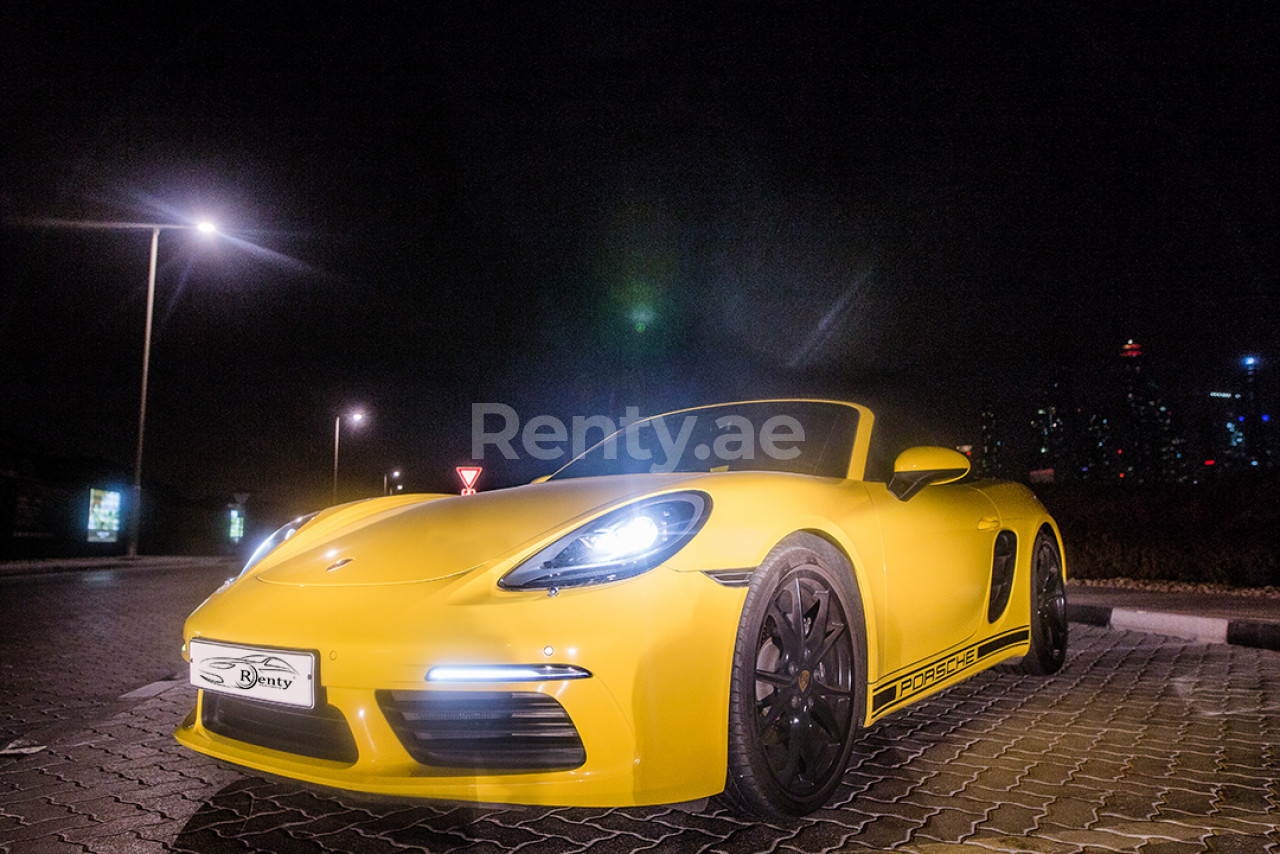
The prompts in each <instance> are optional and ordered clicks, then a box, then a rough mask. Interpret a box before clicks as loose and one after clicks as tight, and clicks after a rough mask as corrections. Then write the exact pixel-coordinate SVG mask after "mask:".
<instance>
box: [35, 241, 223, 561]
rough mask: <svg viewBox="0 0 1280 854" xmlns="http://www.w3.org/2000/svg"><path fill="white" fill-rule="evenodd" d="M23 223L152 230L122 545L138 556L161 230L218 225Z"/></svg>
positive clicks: (126, 551)
mask: <svg viewBox="0 0 1280 854" xmlns="http://www.w3.org/2000/svg"><path fill="white" fill-rule="evenodd" d="M23 222H24V223H25V224H27V225H32V226H36V227H39V228H87V229H105V230H109V231H150V232H151V264H150V268H149V270H148V272H147V326H146V332H145V335H144V338H143V341H142V394H141V400H140V401H139V403H138V450H137V455H136V456H135V457H134V462H133V489H132V499H131V503H132V507H131V512H130V513H129V531H128V542H127V543H126V545H125V553H126V554H127V555H128V556H129V557H137V556H138V530H139V526H140V522H141V518H142V442H143V437H144V436H145V434H146V428H147V379H148V375H149V373H150V370H151V322H152V318H153V317H154V316H155V300H156V258H157V256H158V255H159V250H160V232H162V231H200V232H203V233H205V234H213V233H214V232H215V231H217V228H216V227H215V226H214V225H213V224H212V223H209V222H201V223H199V224H197V225H174V224H169V223H153V222H98V221H94V220H74V219H33V220H23Z"/></svg>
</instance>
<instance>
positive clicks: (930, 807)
mask: <svg viewBox="0 0 1280 854" xmlns="http://www.w3.org/2000/svg"><path fill="white" fill-rule="evenodd" d="M1072 645H1073V648H1072V652H1071V654H1070V658H1069V660H1068V663H1067V666H1066V667H1065V668H1064V670H1063V671H1062V672H1061V673H1060V674H1058V675H1057V676H1054V677H1050V678H1044V679H1042V678H1034V677H1028V676H1023V675H1020V674H1016V673H1013V672H1010V671H1006V670H997V671H993V672H989V673H985V674H981V675H979V676H977V677H975V678H974V679H971V680H969V681H968V682H966V683H963V684H961V685H959V686H957V687H955V688H952V689H950V690H948V691H945V692H943V693H941V694H939V695H937V696H935V697H933V698H931V699H929V700H926V701H924V702H922V703H919V704H917V705H915V706H913V707H911V708H909V709H907V710H905V711H903V712H901V713H899V714H897V715H895V716H893V717H892V718H890V719H888V720H886V721H883V722H881V723H880V724H878V725H876V726H874V727H872V728H871V729H870V730H868V731H866V732H865V733H863V734H862V735H861V737H860V739H859V742H858V745H857V756H858V757H859V761H857V762H856V763H855V765H854V767H853V768H852V769H851V770H850V771H849V772H848V773H847V775H846V777H845V779H844V781H843V784H842V785H841V786H840V788H839V790H838V792H837V794H836V796H835V797H834V798H833V800H832V802H831V804H830V805H829V806H828V808H826V809H823V810H821V811H819V812H817V813H815V814H813V815H811V816H808V817H805V818H802V819H797V820H789V821H776V822H762V821H749V820H744V819H742V818H739V817H736V816H734V815H733V814H732V813H730V812H729V811H728V810H727V809H726V808H725V807H724V805H723V804H721V803H720V802H719V800H718V799H716V798H712V799H709V800H707V801H701V802H695V803H692V804H682V805H675V806H670V805H668V806H655V807H643V808H627V809H584V808H570V807H565V808H543V807H500V806H476V805H466V804H454V803H441V802H415V801H408V800H396V801H392V800H387V799H378V798H373V797H368V796H357V795H350V794H346V793H341V792H335V791H332V790H321V789H316V788H311V787H307V786H304V785H301V784H296V783H291V782H288V781H281V780H271V781H269V780H264V779H260V778H257V777H254V776H251V775H249V774H247V773H244V772H240V771H238V770H236V769H233V768H230V767H228V766H224V765H220V764H218V763H215V762H212V761H210V760H208V759H205V758H203V757H200V756H197V755H194V754H192V753H190V752H188V751H186V750H185V749H183V748H180V747H179V746H178V745H177V744H176V743H175V742H174V741H173V738H172V731H173V728H174V726H175V724H176V723H177V721H178V720H180V719H181V718H182V716H183V715H185V714H186V712H187V711H188V709H189V708H190V707H191V704H192V700H193V689H192V688H190V687H188V686H187V685H185V684H184V683H182V682H180V681H174V682H173V683H171V684H169V685H157V686H155V687H154V688H153V691H154V693H153V695H152V696H149V697H143V698H140V699H138V700H136V701H135V702H134V703H133V704H132V705H130V706H129V707H128V708H126V709H124V710H122V711H118V712H116V713H115V714H113V715H111V716H110V717H108V718H106V719H105V720H103V721H101V722H99V723H95V724H92V725H86V726H85V727H84V728H82V729H81V730H79V731H77V732H75V733H71V734H68V735H66V736H65V737H62V738H60V740H58V741H57V742H56V743H53V744H51V745H49V746H48V748H47V749H45V750H43V751H41V752H39V753H36V754H34V755H30V756H26V757H20V758H12V759H5V760H0V848H3V850H4V851H8V852H14V854H17V852H27V851H38V852H59V851H77V852H85V851H87V852H94V854H107V852H116V851H121V852H124V851H128V852H151V851H186V852H204V854H208V852H231V851H270V852H319V851H335V852H347V854H354V852H382V851H387V852H391V851H430V852H444V851H463V850H465V851H467V852H476V854H487V852H500V851H520V852H523V854H541V852H569V851H591V852H602V853H603V852H632V851H661V852H668V851H671V852H702V851H706V852H746V851H751V852H756V851H760V852H764V851H769V852H780V854H791V852H831V851H859V850H886V849H895V850H900V851H916V852H928V854H945V852H953V851H961V850H964V851H969V852H975V851H1034V852H1044V854H1057V852H1062V853H1063V854H1066V853H1067V852H1093V851H1118V852H1124V851H1135V852H1143V854H1175V852H1184V851H1185V852H1195V851H1222V852H1227V851H1231V852H1280V831H1278V830H1277V828H1276V824H1277V819H1278V817H1280V772H1278V770H1277V769H1278V768H1280V653H1274V652H1268V651H1264V650H1254V649H1248V648H1244V647H1233V646H1227V645H1212V646H1210V645H1202V644H1195V643H1190V642H1184V641H1178V640H1172V639H1169V638H1162V637H1159V636H1156V635H1147V634H1139V633H1132V632H1114V631H1109V630H1106V629H1100V628H1092V627H1086V626H1072Z"/></svg>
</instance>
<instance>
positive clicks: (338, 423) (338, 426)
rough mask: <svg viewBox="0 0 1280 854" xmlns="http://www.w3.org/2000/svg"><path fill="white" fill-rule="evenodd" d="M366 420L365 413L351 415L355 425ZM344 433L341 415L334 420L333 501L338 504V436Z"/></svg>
mask: <svg viewBox="0 0 1280 854" xmlns="http://www.w3.org/2000/svg"><path fill="white" fill-rule="evenodd" d="M363 419H364V413H363V412H353V413H351V420H352V422H353V423H355V424H359V423H360V422H361V421H362V420H363ZM341 431H342V416H341V415H339V416H338V417H337V418H335V419H333V501H332V502H331V503H333V504H337V503H338V436H339V434H340V433H341Z"/></svg>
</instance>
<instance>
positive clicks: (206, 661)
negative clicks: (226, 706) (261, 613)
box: [189, 640, 316, 709]
mask: <svg viewBox="0 0 1280 854" xmlns="http://www.w3.org/2000/svg"><path fill="white" fill-rule="evenodd" d="M189 652H190V654H191V684H192V685H195V686H196V687H197V688H203V689H204V690H206V691H216V692H217V693H219V694H228V695H231V696H233V697H245V698H248V699H252V700H267V701H268V702H272V703H284V704H285V705H289V706H301V707H303V708H308V709H310V708H314V707H315V696H316V690H315V672H316V659H315V655H314V654H313V653H310V652H289V651H288V650H279V649H258V648H255V647H249V646H237V645H235V644H227V643H218V642H214V641H206V640H192V641H191V644H190V647H189Z"/></svg>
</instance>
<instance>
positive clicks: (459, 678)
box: [427, 664, 591, 682]
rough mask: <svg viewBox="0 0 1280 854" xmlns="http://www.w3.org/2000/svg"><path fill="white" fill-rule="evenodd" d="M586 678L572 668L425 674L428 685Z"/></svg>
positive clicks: (459, 668)
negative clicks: (437, 683) (432, 683)
mask: <svg viewBox="0 0 1280 854" xmlns="http://www.w3.org/2000/svg"><path fill="white" fill-rule="evenodd" d="M589 676H591V671H589V670H585V669H583V668H581V667H575V666H574V665H572V664H475V665H441V666H438V667H433V668H431V669H430V670H428V671H427V681H428V682H559V681H562V680H565V679H586V678H588V677H589Z"/></svg>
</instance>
